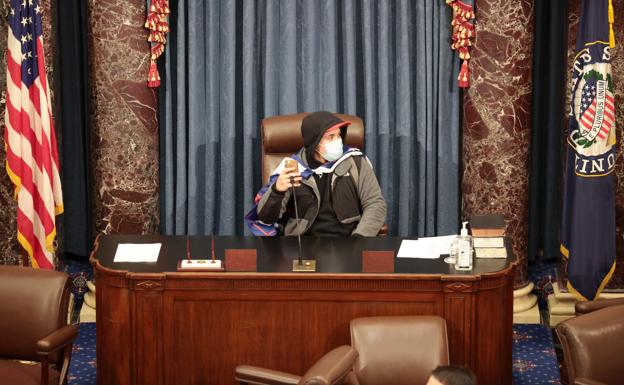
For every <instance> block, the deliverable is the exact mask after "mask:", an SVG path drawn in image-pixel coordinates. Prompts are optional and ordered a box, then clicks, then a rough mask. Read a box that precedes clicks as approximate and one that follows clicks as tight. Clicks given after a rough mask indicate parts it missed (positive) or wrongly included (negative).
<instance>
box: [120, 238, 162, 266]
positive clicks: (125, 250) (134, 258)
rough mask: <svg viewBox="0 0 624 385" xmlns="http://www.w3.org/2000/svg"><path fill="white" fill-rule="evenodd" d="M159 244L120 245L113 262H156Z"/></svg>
mask: <svg viewBox="0 0 624 385" xmlns="http://www.w3.org/2000/svg"><path fill="white" fill-rule="evenodd" d="M160 246H161V244H160V243H120V244H118V245H117V251H116V252H115V259H114V260H113V262H156V261H158V253H160Z"/></svg>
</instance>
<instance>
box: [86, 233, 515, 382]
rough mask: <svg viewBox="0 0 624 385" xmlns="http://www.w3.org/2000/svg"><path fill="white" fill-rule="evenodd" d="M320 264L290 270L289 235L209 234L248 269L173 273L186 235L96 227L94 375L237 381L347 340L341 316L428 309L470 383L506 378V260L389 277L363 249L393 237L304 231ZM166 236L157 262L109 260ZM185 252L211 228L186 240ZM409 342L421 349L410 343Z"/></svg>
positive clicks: (436, 264)
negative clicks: (365, 261)
mask: <svg viewBox="0 0 624 385" xmlns="http://www.w3.org/2000/svg"><path fill="white" fill-rule="evenodd" d="M302 239H303V242H304V250H305V251H306V252H305V253H304V258H306V257H307V258H312V257H315V258H316V259H317V264H318V272H317V273H290V268H291V260H292V259H293V258H294V257H295V256H296V255H297V244H296V238H292V237H283V238H251V237H216V238H215V252H216V255H217V258H223V254H224V249H228V248H255V249H257V251H258V272H255V273H232V272H225V273H180V272H176V264H177V262H178V260H179V259H180V258H184V257H185V255H186V237H174V236H129V235H125V236H124V235H115V236H103V237H101V238H99V240H98V241H97V242H96V246H95V249H94V251H93V253H92V255H91V263H92V264H93V266H94V271H95V276H96V282H97V292H96V296H97V378H98V384H100V385H109V384H118V385H126V384H128V385H129V384H133V385H134V384H146V385H156V384H180V385H183V384H215V385H224V384H234V383H235V381H234V380H233V373H234V368H235V367H236V365H239V364H251V365H258V366H262V367H266V368H273V369H278V370H283V371H288V372H292V373H298V374H302V373H303V372H304V371H305V370H306V369H307V368H308V367H309V366H310V365H311V364H312V363H314V362H315V361H316V360H317V359H318V358H320V357H321V356H322V355H323V354H324V353H326V352H328V351H329V350H331V349H332V348H334V347H336V346H339V345H343V344H349V343H350V340H349V322H350V321H351V320H352V319H354V318H356V317H364V316H376V315H419V314H435V315H439V316H442V317H444V318H445V319H446V321H447V326H448V333H449V345H450V356H451V362H452V363H453V364H463V365H467V366H470V367H471V368H472V369H473V370H474V371H475V372H476V374H477V377H478V379H479V384H482V385H495V384H496V385H501V384H502V385H505V384H509V385H510V384H511V360H512V358H511V349H512V312H513V310H512V308H513V298H512V297H513V277H514V268H515V264H514V261H515V259H513V257H510V258H508V259H507V260H475V266H474V269H473V271H471V272H467V273H466V272H461V273H460V272H457V271H455V270H454V269H453V268H452V267H450V266H448V265H446V264H445V263H444V262H443V260H442V259H435V260H416V259H400V260H398V259H396V258H395V273H393V274H362V273H359V272H360V271H361V251H362V250H395V251H396V250H398V248H399V246H400V243H401V238H393V237H388V238H383V237H380V238H313V237H310V238H307V237H304V238H302ZM126 242H127V243H152V242H161V243H162V244H163V246H162V249H161V252H160V256H159V260H158V262H157V263H144V264H130V263H114V262H113V257H114V254H115V251H116V247H117V244H118V243H126ZM190 244H191V255H192V256H193V257H196V256H201V255H203V256H206V255H209V254H210V237H191V241H190ZM414 348H416V349H418V348H419V347H418V346H415V347H414Z"/></svg>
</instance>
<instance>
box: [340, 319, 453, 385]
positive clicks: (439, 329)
mask: <svg viewBox="0 0 624 385" xmlns="http://www.w3.org/2000/svg"><path fill="white" fill-rule="evenodd" d="M351 346H353V347H354V348H355V350H356V351H357V352H358V355H359V358H358V360H357V362H356V363H355V365H354V368H353V373H351V374H350V375H349V377H348V378H347V382H346V383H347V384H352V385H356V384H359V385H388V384H392V385H418V384H425V383H426V382H427V379H428V378H429V376H430V374H431V371H432V370H433V369H435V368H436V367H437V366H439V365H448V364H449V350H448V339H447V331H446V321H445V320H444V319H443V318H440V317H437V316H389V317H366V318H357V319H354V320H353V321H351Z"/></svg>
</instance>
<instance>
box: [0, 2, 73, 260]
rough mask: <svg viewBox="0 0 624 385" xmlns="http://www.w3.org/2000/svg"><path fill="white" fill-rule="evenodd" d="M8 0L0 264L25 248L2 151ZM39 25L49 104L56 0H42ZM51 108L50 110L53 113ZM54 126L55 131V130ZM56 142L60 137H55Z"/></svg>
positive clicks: (1, 41) (1, 69)
mask: <svg viewBox="0 0 624 385" xmlns="http://www.w3.org/2000/svg"><path fill="white" fill-rule="evenodd" d="M10 4H11V2H10V1H9V0H1V1H0V90H1V92H2V98H0V110H1V111H2V119H0V126H1V127H2V128H1V129H0V131H1V132H2V135H0V207H2V210H0V264H5V263H6V264H17V263H21V258H22V256H25V255H26V252H25V251H24V250H23V249H22V247H21V246H20V245H19V243H18V242H17V222H16V218H17V203H16V201H15V199H14V197H13V192H14V186H13V183H12V182H11V180H10V179H9V176H8V175H7V171H6V166H5V164H6V163H5V162H6V151H5V150H4V146H5V143H4V111H5V108H6V97H5V96H4V92H5V91H6V88H7V87H6V53H7V31H8V14H9V12H10V9H11V7H10ZM40 5H41V7H42V15H41V19H42V26H43V41H44V49H45V62H46V69H47V74H48V81H49V84H50V92H51V95H50V96H51V98H52V105H54V101H55V98H54V90H55V88H56V81H55V76H54V65H55V64H56V63H55V61H54V52H55V51H56V46H55V44H56V38H55V34H56V12H55V11H56V1H55V0H54V1H42V2H41V4H40ZM54 113H55V111H54V110H53V111H52V114H53V115H54ZM58 131H59V130H58V129H57V133H58ZM57 139H58V140H59V142H60V141H61V140H62V138H57Z"/></svg>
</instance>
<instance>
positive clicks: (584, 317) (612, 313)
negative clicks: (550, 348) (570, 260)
mask: <svg viewBox="0 0 624 385" xmlns="http://www.w3.org/2000/svg"><path fill="white" fill-rule="evenodd" d="M575 310H576V313H577V317H575V318H570V319H567V320H565V321H563V322H561V323H560V324H559V325H557V326H556V327H555V330H556V332H557V336H558V337H559V341H560V342H561V347H562V349H563V357H564V365H565V368H566V370H567V374H568V379H569V384H574V385H590V384H594V385H618V384H621V383H622V381H623V380H622V379H623V378H624V365H622V363H623V362H624V361H622V357H624V299H617V300H615V299H614V300H598V301H586V302H579V303H577V304H576V307H575Z"/></svg>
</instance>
